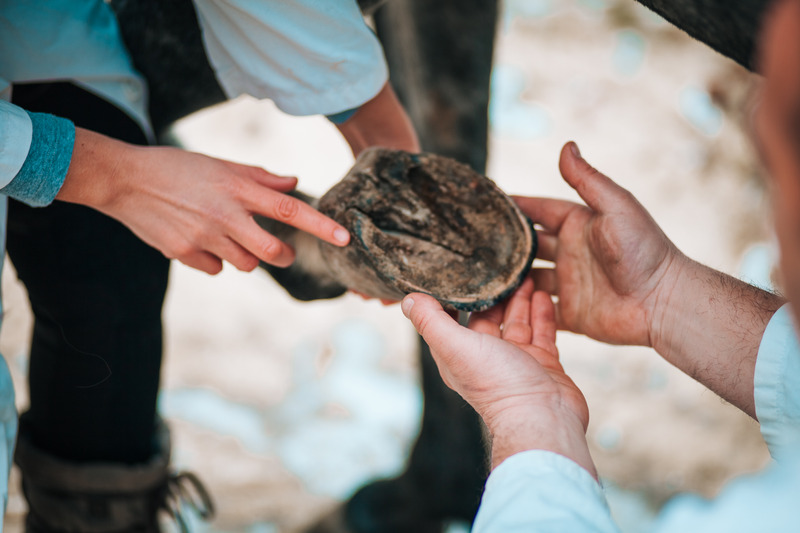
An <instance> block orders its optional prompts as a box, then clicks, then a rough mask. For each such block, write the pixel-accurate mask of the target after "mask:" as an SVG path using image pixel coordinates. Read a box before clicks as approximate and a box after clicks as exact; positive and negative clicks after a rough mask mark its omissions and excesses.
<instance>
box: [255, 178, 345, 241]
mask: <svg viewBox="0 0 800 533" xmlns="http://www.w3.org/2000/svg"><path fill="white" fill-rule="evenodd" d="M245 201H246V202H247V204H246V205H245V207H246V208H248V209H249V210H251V211H252V212H255V213H259V214H261V215H264V216H266V217H269V218H272V219H274V220H277V221H278V222H283V223H284V224H288V225H290V226H294V227H295V228H297V229H300V230H303V231H305V232H307V233H310V234H311V235H314V236H315V237H318V238H320V239H322V240H323V241H325V242H329V243H331V244H334V245H336V246H344V245H346V244H347V243H348V242H350V233H349V232H348V231H347V230H346V229H345V228H344V227H343V226H342V225H340V224H339V223H337V222H335V221H334V220H333V219H331V218H328V217H326V216H325V215H323V214H322V213H320V212H319V211H317V210H316V209H314V208H313V207H311V206H310V205H308V204H307V203H305V202H303V201H302V200H298V199H297V198H293V197H291V196H288V195H286V194H281V193H278V192H275V191H272V190H270V189H255V190H254V191H253V194H252V195H251V196H249V197H248V198H245Z"/></svg>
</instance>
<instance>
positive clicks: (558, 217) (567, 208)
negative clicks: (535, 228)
mask: <svg viewBox="0 0 800 533" xmlns="http://www.w3.org/2000/svg"><path fill="white" fill-rule="evenodd" d="M511 198H512V199H513V200H514V201H515V202H516V204H517V205H518V206H519V208H520V210H521V211H522V212H523V213H525V214H526V215H527V216H528V218H530V219H531V220H533V221H534V222H535V223H536V224H540V225H541V226H543V227H544V228H545V229H546V230H547V231H549V232H550V233H558V231H559V230H560V229H561V225H562V224H563V223H564V221H565V220H566V219H567V216H568V215H569V214H570V212H572V210H573V209H580V208H581V207H583V206H581V205H580V204H576V203H575V202H570V201H569V200H558V199H556V198H538V197H530V196H512V197H511Z"/></svg>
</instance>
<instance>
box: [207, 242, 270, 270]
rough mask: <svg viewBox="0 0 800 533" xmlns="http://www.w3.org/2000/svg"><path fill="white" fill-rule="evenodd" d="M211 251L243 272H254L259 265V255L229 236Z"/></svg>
mask: <svg viewBox="0 0 800 533" xmlns="http://www.w3.org/2000/svg"><path fill="white" fill-rule="evenodd" d="M209 251H210V252H211V253H213V254H214V255H216V256H217V257H219V258H221V259H224V260H225V261H227V262H228V263H230V264H232V265H233V266H235V267H236V268H238V269H239V270H241V271H243V272H252V271H253V270H254V269H255V268H256V267H257V266H258V261H259V259H258V257H256V256H255V255H253V254H252V253H250V252H248V251H247V250H245V249H244V248H242V247H241V246H240V245H239V244H237V243H235V242H233V241H232V240H231V239H229V238H227V237H225V238H224V239H222V240H221V242H220V243H219V244H218V245H217V246H214V247H212V248H211V249H210V250H209Z"/></svg>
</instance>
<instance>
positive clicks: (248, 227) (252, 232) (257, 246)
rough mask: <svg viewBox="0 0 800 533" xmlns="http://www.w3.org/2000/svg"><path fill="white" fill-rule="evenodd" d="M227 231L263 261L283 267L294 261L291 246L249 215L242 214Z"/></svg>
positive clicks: (232, 237)
mask: <svg viewBox="0 0 800 533" xmlns="http://www.w3.org/2000/svg"><path fill="white" fill-rule="evenodd" d="M229 231H230V237H231V239H233V240H234V241H235V242H237V243H238V244H239V245H240V246H241V247H242V248H244V249H245V250H247V251H248V252H249V253H251V254H253V255H254V256H256V257H257V258H259V259H261V260H262V261H264V262H265V263H269V264H270V265H275V266H277V267H281V268H285V267H288V266H289V265H291V264H292V262H293V261H294V257H295V254H294V250H293V249H292V247H291V246H289V245H288V244H286V243H284V242H282V241H281V240H280V239H278V238H277V237H275V236H273V235H271V234H270V233H268V232H266V231H264V229H263V228H261V226H259V225H258V224H256V222H255V221H254V220H253V219H252V218H251V217H247V216H243V217H242V218H241V219H239V220H238V223H234V224H231V227H230V228H229Z"/></svg>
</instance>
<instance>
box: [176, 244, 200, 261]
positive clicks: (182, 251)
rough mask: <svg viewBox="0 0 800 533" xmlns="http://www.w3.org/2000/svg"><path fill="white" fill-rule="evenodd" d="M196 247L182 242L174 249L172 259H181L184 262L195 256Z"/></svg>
mask: <svg viewBox="0 0 800 533" xmlns="http://www.w3.org/2000/svg"><path fill="white" fill-rule="evenodd" d="M195 251H196V250H195V247H194V246H193V245H192V244H191V243H189V242H182V243H180V244H178V245H176V246H175V247H173V249H172V257H171V259H180V260H183V259H184V258H187V257H189V256H191V255H192V254H194V252H195Z"/></svg>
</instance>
